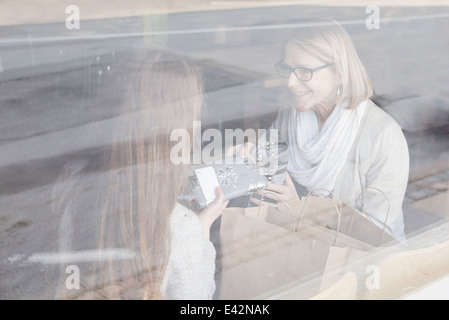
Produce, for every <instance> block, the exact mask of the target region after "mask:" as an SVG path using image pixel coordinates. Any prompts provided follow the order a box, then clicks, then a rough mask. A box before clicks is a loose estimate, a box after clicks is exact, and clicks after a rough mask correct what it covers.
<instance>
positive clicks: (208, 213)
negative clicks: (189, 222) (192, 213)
mask: <svg viewBox="0 0 449 320" xmlns="http://www.w3.org/2000/svg"><path fill="white" fill-rule="evenodd" d="M215 192H216V194H217V197H216V198H215V200H214V201H212V202H211V203H209V204H208V205H207V207H205V208H204V209H203V210H201V211H200V212H198V216H199V217H200V220H201V222H202V223H203V227H204V236H205V237H206V239H209V234H210V227H211V226H212V223H213V222H214V221H215V220H217V218H218V217H219V216H221V214H222V212H223V210H224V209H225V208H226V206H227V205H228V203H229V200H226V201H225V200H224V193H223V191H221V189H220V187H217V189H215Z"/></svg>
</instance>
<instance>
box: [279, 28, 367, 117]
mask: <svg viewBox="0 0 449 320" xmlns="http://www.w3.org/2000/svg"><path fill="white" fill-rule="evenodd" d="M288 42H291V43H295V44H296V45H298V46H299V47H301V48H302V49H304V50H306V51H308V52H309V53H310V54H312V55H314V56H315V57H316V58H318V59H320V60H322V61H323V62H324V63H334V64H335V66H334V67H335V70H336V72H337V74H338V76H339V77H340V79H341V95H340V96H339V97H338V99H337V103H342V102H348V103H349V105H348V106H347V108H348V109H352V108H355V107H357V106H358V105H359V104H360V103H361V102H362V101H364V100H366V99H368V98H370V97H371V96H372V95H373V86H372V83H371V80H370V78H369V76H368V74H367V72H366V69H365V67H364V66H363V64H362V62H361V61H360V58H359V56H358V54H357V51H356V49H355V47H354V44H353V42H352V40H351V37H350V36H349V34H348V33H347V31H346V30H345V29H344V28H343V27H342V26H341V25H340V24H339V23H338V22H336V21H335V20H330V19H325V20H314V21H312V22H309V23H306V25H305V26H303V27H301V29H299V30H297V31H295V32H293V33H291V34H290V35H289V37H288V40H287V43H288Z"/></svg>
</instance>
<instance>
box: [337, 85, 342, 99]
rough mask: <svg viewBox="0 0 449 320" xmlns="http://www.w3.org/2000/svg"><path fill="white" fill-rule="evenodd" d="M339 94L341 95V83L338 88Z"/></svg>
mask: <svg viewBox="0 0 449 320" xmlns="http://www.w3.org/2000/svg"><path fill="white" fill-rule="evenodd" d="M337 96H338V97H341V85H339V86H338V88H337Z"/></svg>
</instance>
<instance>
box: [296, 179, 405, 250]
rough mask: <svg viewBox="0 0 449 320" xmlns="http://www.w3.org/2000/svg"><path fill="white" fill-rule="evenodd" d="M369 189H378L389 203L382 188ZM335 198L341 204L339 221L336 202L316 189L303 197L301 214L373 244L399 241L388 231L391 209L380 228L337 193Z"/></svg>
mask: <svg viewBox="0 0 449 320" xmlns="http://www.w3.org/2000/svg"><path fill="white" fill-rule="evenodd" d="M367 189H374V190H377V191H378V192H379V193H380V194H381V196H383V197H384V198H385V201H387V202H388V203H389V200H388V198H387V196H386V195H385V194H384V193H383V192H382V191H381V190H380V189H377V188H374V187H367V188H365V190H367ZM363 192H364V191H362V192H361V193H360V195H359V196H358V198H357V199H356V203H357V202H358V201H359V199H360V197H361V196H362V195H363ZM333 198H334V200H335V201H336V202H337V203H338V204H339V205H340V206H341V207H340V208H341V216H340V220H339V221H338V220H337V219H336V218H335V214H334V211H335V205H336V204H335V203H333V202H331V201H329V199H327V198H326V197H324V198H323V196H322V195H321V194H317V193H314V190H312V191H311V192H309V194H308V195H307V196H306V197H304V198H303V199H301V205H302V209H301V213H300V215H302V216H303V219H305V220H309V221H312V222H314V223H316V224H319V225H322V226H325V227H327V228H330V229H332V230H337V228H338V230H339V232H340V233H343V234H345V235H348V236H350V237H352V238H354V239H357V240H360V241H362V242H364V243H366V244H369V245H371V246H375V247H379V246H391V245H396V244H398V243H399V241H397V240H395V239H394V238H393V237H392V236H391V235H390V234H388V233H387V232H386V224H387V220H388V214H389V209H388V210H387V212H385V221H384V223H383V228H380V227H378V226H377V225H375V224H374V223H373V222H372V221H370V220H369V219H368V218H367V217H366V216H364V215H362V214H361V213H360V212H358V211H357V210H356V209H355V208H352V207H350V206H349V205H347V204H343V203H340V202H339V200H338V199H337V197H336V196H335V195H333Z"/></svg>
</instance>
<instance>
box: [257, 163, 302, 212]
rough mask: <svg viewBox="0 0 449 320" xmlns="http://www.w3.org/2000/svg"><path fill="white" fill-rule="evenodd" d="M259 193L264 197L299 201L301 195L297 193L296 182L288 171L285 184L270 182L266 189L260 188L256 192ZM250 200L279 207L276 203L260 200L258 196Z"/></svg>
mask: <svg viewBox="0 0 449 320" xmlns="http://www.w3.org/2000/svg"><path fill="white" fill-rule="evenodd" d="M256 193H257V194H258V195H260V196H263V197H264V198H269V199H271V200H275V201H286V202H289V201H298V200H299V196H298V194H297V193H296V188H295V184H294V183H293V181H292V179H291V178H290V175H289V174H288V172H287V171H286V172H285V184H284V185H281V184H275V183H270V184H268V186H267V187H266V188H265V189H264V190H260V191H257V192H256ZM250 201H251V202H252V203H254V204H255V205H258V206H259V205H265V206H271V207H277V205H276V204H275V203H271V202H267V201H263V200H259V199H256V198H252V197H251V198H250Z"/></svg>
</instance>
